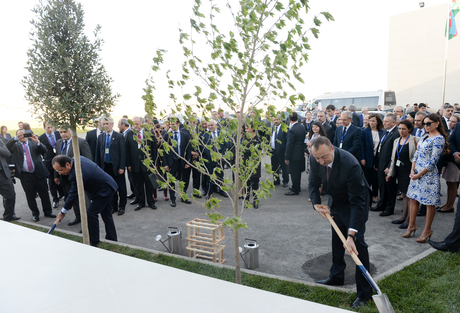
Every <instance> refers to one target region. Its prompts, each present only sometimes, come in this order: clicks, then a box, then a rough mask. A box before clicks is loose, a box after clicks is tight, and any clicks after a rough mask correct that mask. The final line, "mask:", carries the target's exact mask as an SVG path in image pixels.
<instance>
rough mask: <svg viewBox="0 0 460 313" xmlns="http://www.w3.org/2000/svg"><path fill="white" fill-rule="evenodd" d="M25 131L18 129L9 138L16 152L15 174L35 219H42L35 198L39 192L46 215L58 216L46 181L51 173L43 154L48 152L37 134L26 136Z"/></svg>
mask: <svg viewBox="0 0 460 313" xmlns="http://www.w3.org/2000/svg"><path fill="white" fill-rule="evenodd" d="M24 133H25V131H24V130H21V129H20V130H18V131H17V132H16V136H15V137H14V138H11V139H10V140H8V142H7V143H6V146H7V147H8V150H10V152H11V153H13V154H14V164H15V166H16V171H15V173H14V175H15V176H16V177H17V178H19V179H20V180H21V185H22V188H23V189H24V192H25V194H26V198H27V204H28V205H29V208H30V210H31V211H32V215H33V220H34V221H35V222H38V221H39V220H40V217H39V216H40V211H39V210H38V206H37V201H36V200H35V195H36V194H37V192H38V195H39V196H40V200H41V201H42V207H43V213H44V214H45V216H46V217H56V215H54V214H53V209H52V208H51V202H50V196H49V194H48V184H47V182H46V178H47V177H48V175H49V174H50V173H49V172H48V170H47V169H46V166H45V164H44V163H43V161H42V155H43V154H45V153H46V147H45V146H44V145H43V144H41V143H40V141H39V140H38V137H37V136H35V135H31V134H30V133H29V134H28V135H31V136H30V137H24ZM29 138H30V139H29Z"/></svg>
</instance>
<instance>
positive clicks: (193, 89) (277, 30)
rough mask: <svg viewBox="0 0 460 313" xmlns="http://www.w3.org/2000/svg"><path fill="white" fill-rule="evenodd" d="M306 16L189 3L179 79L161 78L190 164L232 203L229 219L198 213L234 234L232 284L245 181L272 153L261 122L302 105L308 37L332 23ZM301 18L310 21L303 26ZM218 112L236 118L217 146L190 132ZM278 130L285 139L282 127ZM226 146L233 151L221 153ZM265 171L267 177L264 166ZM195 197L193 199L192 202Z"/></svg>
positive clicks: (281, 8)
mask: <svg viewBox="0 0 460 313" xmlns="http://www.w3.org/2000/svg"><path fill="white" fill-rule="evenodd" d="M221 6H223V8H222V7H221ZM308 11H309V6H308V1H307V0H240V1H226V3H225V4H223V5H222V2H217V1H208V2H207V3H206V4H203V3H202V2H201V0H195V2H194V5H193V14H192V17H191V18H190V31H188V32H187V31H184V30H182V29H179V33H180V34H179V41H180V44H181V45H182V48H183V53H184V57H185V59H184V62H183V64H182V74H181V75H180V76H178V77H179V78H178V79H174V78H173V74H172V73H171V72H170V71H167V73H166V79H167V82H168V85H169V88H170V90H171V93H170V99H171V100H172V101H173V102H174V108H173V110H172V113H173V114H174V113H181V114H182V115H184V116H185V119H186V120H187V121H188V122H190V123H189V125H186V127H187V129H188V130H189V132H190V134H191V138H192V139H191V144H192V146H193V149H194V150H195V151H198V152H199V153H198V157H196V159H195V160H194V161H193V162H188V164H189V165H190V166H192V167H194V168H197V169H199V170H200V171H201V172H202V173H203V174H204V175H207V176H209V177H210V179H211V180H212V181H213V182H214V183H216V184H217V185H219V186H221V188H222V190H224V191H225V192H227V193H228V194H229V195H230V201H231V205H232V207H233V214H232V216H227V217H226V216H224V214H223V213H221V211H220V210H219V209H220V200H219V199H218V198H210V199H207V201H206V202H205V203H203V205H204V206H205V207H206V208H207V209H208V211H207V215H208V217H209V218H210V219H211V220H212V221H214V222H215V221H218V220H223V223H224V225H225V226H227V227H228V228H229V229H230V230H231V231H232V232H233V240H234V246H235V250H234V258H235V264H236V266H235V268H236V282H237V283H241V273H240V254H239V250H238V247H239V237H238V234H239V230H240V229H241V228H246V227H247V225H246V223H244V222H243V220H242V214H243V212H244V211H245V210H246V209H247V208H251V207H253V204H251V203H249V202H248V201H246V200H245V199H244V198H245V197H243V200H241V197H242V196H244V195H245V194H247V192H248V190H247V182H248V180H249V179H250V178H251V176H252V175H253V174H254V172H255V171H256V170H257V167H258V166H260V164H261V162H263V158H264V157H265V156H267V155H269V154H270V151H271V147H270V145H269V140H268V138H269V135H270V134H271V128H270V127H269V126H267V124H268V125H269V123H264V122H263V121H262V117H264V116H265V117H266V118H267V120H266V122H271V121H272V120H273V117H275V116H276V115H277V114H278V112H277V111H278V110H279V108H276V107H275V105H274V103H279V102H281V101H284V102H285V103H286V105H293V104H295V102H296V101H298V100H300V101H304V100H305V99H304V96H303V95H302V93H299V92H297V91H296V84H297V83H296V82H299V83H303V80H302V77H301V76H302V75H301V74H302V72H301V68H302V66H304V65H305V64H306V63H307V61H308V50H309V49H310V45H309V39H308V37H307V35H309V34H310V35H313V36H314V37H315V38H318V33H319V30H318V27H319V26H320V24H321V20H320V18H324V19H326V20H328V21H330V20H333V18H332V16H331V15H330V14H329V13H327V12H320V13H319V14H317V15H315V16H311V17H309V16H308ZM204 12H206V13H204ZM306 18H308V19H312V21H311V22H310V23H309V25H306V21H305V19H306ZM229 21H230V22H229ZM165 53H166V50H165V49H158V50H157V52H156V55H155V57H154V59H153V61H154V64H153V67H152V69H153V71H154V72H159V71H161V66H162V64H163V63H164V58H165ZM197 78H198V79H197ZM154 79H157V80H158V78H157V77H152V78H151V79H150V80H147V86H146V87H145V95H144V100H145V108H146V111H147V113H148V114H150V115H152V116H157V117H163V116H165V115H167V114H168V113H170V112H166V111H164V110H163V111H161V112H160V111H159V110H158V108H157V104H156V103H155V95H156V94H157V93H158V91H156V89H155V83H154ZM197 81H198V82H199V83H196V82H197ZM190 85H192V86H190ZM218 107H227V108H229V109H230V111H231V112H232V113H233V115H234V117H235V118H232V119H228V120H226V122H225V123H223V124H222V125H221V132H220V135H219V137H218V139H217V140H216V141H212V142H204V141H203V135H202V133H201V132H200V131H199V128H198V130H197V128H196V127H194V126H191V125H193V124H194V121H196V120H197V116H196V114H194V113H196V111H201V112H202V114H203V116H205V117H206V118H208V117H210V116H211V115H212V112H213V111H215V110H216V109H217V108H218ZM238 113H239V114H238ZM283 118H284V116H283ZM246 125H251V127H253V128H254V129H255V132H256V135H252V136H248V135H247V134H245V132H244V131H243V127H245V126H246ZM283 129H284V130H285V131H286V129H287V125H286V124H284V125H283ZM204 131H205V130H204ZM226 144H227V145H230V147H231V148H230V149H225V150H221V149H220V147H222V146H223V145H226ZM175 145H177V142H176V141H174V140H169V141H163V143H162V144H161V146H160V147H161V148H160V150H159V155H162V154H163V153H171V151H174V149H173V148H174V146H175ZM206 150H208V151H210V154H208V158H209V155H210V158H211V159H212V160H209V159H205V158H204V154H203V151H206ZM174 153H175V152H174ZM176 154H177V153H176ZM210 161H212V162H216V163H217V164H220V165H219V166H216V167H215V168H214V170H213V171H212V172H210V171H209V170H208V168H207V167H206V166H205V164H206V162H210ZM146 163H148V166H149V167H150V169H151V170H152V171H153V172H154V173H157V174H159V175H163V176H167V179H168V180H169V182H170V184H172V183H174V182H175V180H176V178H175V177H172V176H171V175H169V174H168V173H166V172H165V171H164V170H163V169H161V168H156V167H155V166H154V161H153V160H150V161H148V162H146ZM225 165H226V166H227V167H229V168H230V175H227V177H225V178H222V175H221V174H220V173H221V172H222V171H223V170H224V167H225ZM264 167H265V168H266V169H267V172H268V173H270V174H271V173H273V171H272V169H271V166H270V165H269V164H264ZM219 174H220V175H219ZM232 177H234V179H232ZM163 186H166V184H163ZM181 188H183V184H182V185H181ZM271 189H274V185H273V182H272V181H271V180H268V179H267V180H265V181H263V182H261V183H260V188H259V189H258V190H257V191H256V192H255V194H256V199H257V200H256V202H254V204H255V203H258V201H259V200H258V199H260V198H261V197H269V196H271V193H270V190H271ZM199 193H200V192H199V191H198V190H194V191H193V195H198V194H199ZM193 195H192V197H193ZM181 197H183V198H187V195H185V194H184V193H183V191H182V193H181ZM193 198H194V200H196V198H195V197H193ZM196 201H197V200H196Z"/></svg>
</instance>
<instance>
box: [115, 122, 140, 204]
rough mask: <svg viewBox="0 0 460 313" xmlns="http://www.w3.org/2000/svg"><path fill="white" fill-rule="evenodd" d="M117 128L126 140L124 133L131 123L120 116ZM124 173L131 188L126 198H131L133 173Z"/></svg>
mask: <svg viewBox="0 0 460 313" xmlns="http://www.w3.org/2000/svg"><path fill="white" fill-rule="evenodd" d="M118 130H120V134H122V135H123V137H124V138H125V141H126V135H127V134H128V131H129V130H131V125H130V124H129V122H128V120H127V119H126V118H122V119H121V120H119V121H118ZM125 173H127V175H128V181H129V188H130V189H131V194H129V195H127V196H126V198H127V199H132V198H134V197H135V196H136V188H135V187H134V182H133V175H132V174H131V172H130V171H125Z"/></svg>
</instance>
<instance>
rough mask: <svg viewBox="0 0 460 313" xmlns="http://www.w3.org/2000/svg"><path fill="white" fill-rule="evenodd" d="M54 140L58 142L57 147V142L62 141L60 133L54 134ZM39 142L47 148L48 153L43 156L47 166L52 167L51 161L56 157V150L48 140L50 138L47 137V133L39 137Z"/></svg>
mask: <svg viewBox="0 0 460 313" xmlns="http://www.w3.org/2000/svg"><path fill="white" fill-rule="evenodd" d="M54 138H56V141H55V142H54V146H55V147H56V143H57V141H58V140H59V139H61V135H60V134H59V132H58V131H55V132H54ZM38 140H40V142H41V143H42V144H43V145H45V147H46V153H45V155H44V156H43V158H44V161H45V164H46V165H47V166H48V165H51V161H52V160H53V158H54V157H55V156H56V153H55V152H54V151H53V149H54V148H53V146H52V145H51V143H50V141H49V140H48V136H46V133H43V134H41V135H40V137H38Z"/></svg>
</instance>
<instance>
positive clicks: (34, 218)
mask: <svg viewBox="0 0 460 313" xmlns="http://www.w3.org/2000/svg"><path fill="white" fill-rule="evenodd" d="M32 219H33V220H34V222H38V221H39V220H40V217H38V216H34V217H33V218H32Z"/></svg>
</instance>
